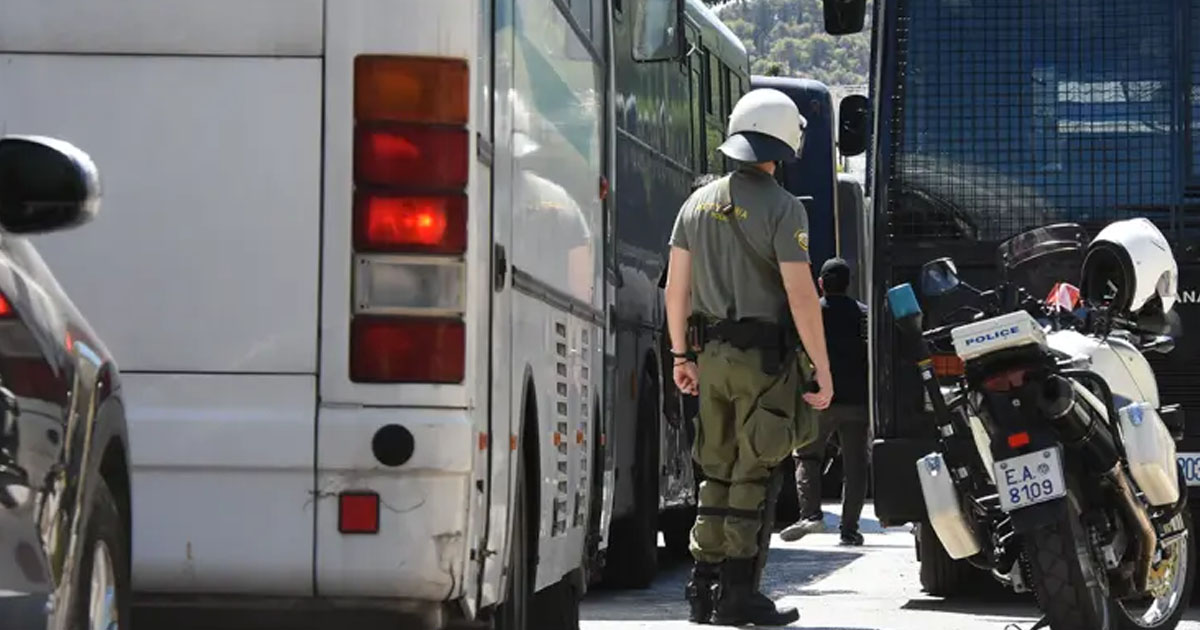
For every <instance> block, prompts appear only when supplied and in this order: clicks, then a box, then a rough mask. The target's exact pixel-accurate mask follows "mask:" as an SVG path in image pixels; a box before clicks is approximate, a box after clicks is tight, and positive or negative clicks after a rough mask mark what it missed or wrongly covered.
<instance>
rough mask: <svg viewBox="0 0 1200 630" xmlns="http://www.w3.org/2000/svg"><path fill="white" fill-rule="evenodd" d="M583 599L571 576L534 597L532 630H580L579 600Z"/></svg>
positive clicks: (566, 576)
mask: <svg viewBox="0 0 1200 630" xmlns="http://www.w3.org/2000/svg"><path fill="white" fill-rule="evenodd" d="M581 598H582V595H581V594H580V591H579V588H578V586H576V584H575V580H574V579H572V576H571V574H569V573H568V574H567V575H565V576H563V579H561V580H559V581H558V583H556V584H552V585H550V586H547V587H546V588H544V589H542V590H541V591H539V592H538V593H537V594H536V595H534V596H533V615H532V619H531V621H532V623H530V625H529V627H530V629H531V630H542V629H543V628H544V629H545V630H579V600H580V599H581Z"/></svg>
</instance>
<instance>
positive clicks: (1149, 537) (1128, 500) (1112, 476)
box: [1104, 465, 1158, 593]
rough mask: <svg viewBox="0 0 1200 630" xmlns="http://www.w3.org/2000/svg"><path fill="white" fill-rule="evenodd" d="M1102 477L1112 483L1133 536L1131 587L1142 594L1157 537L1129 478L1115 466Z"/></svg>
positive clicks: (1151, 566)
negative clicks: (1134, 550) (1134, 552)
mask: <svg viewBox="0 0 1200 630" xmlns="http://www.w3.org/2000/svg"><path fill="white" fill-rule="evenodd" d="M1104 477H1105V478H1106V479H1108V480H1109V481H1110V482H1112V485H1113V489H1114V490H1116V494H1117V499H1118V501H1117V504H1118V505H1119V506H1120V508H1121V514H1122V515H1123V516H1124V517H1125V526H1126V527H1128V528H1129V529H1130V530H1131V532H1132V533H1133V534H1134V535H1135V539H1136V543H1135V544H1136V549H1137V556H1136V557H1135V558H1134V564H1133V587H1134V588H1135V589H1136V590H1137V592H1139V593H1144V592H1145V591H1146V587H1147V584H1148V583H1149V580H1150V570H1151V569H1152V568H1153V566H1154V550H1155V549H1156V548H1157V547H1158V535H1157V534H1155V533H1154V526H1153V525H1151V524H1150V517H1149V516H1147V515H1146V511H1145V510H1143V509H1142V507H1141V505H1140V504H1139V502H1138V500H1137V497H1136V496H1134V494H1133V487H1132V486H1131V485H1130V483H1129V477H1128V476H1126V475H1125V470H1124V469H1122V468H1121V466H1120V465H1117V466H1115V467H1114V468H1113V469H1112V470H1110V471H1108V472H1106V473H1104Z"/></svg>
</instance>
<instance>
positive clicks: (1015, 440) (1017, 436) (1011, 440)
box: [1008, 431, 1029, 448]
mask: <svg viewBox="0 0 1200 630" xmlns="http://www.w3.org/2000/svg"><path fill="white" fill-rule="evenodd" d="M1022 446H1029V434H1028V433H1026V432H1024V431H1022V432H1020V433H1014V434H1012V435H1010V436H1008V447H1009V448H1021V447H1022Z"/></svg>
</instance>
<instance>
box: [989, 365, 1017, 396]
mask: <svg viewBox="0 0 1200 630" xmlns="http://www.w3.org/2000/svg"><path fill="white" fill-rule="evenodd" d="M1026 372H1028V370H1027V369H1025V368H1018V369H1015V370H1008V371H1007V372H1001V373H999V374H996V375H994V376H989V377H988V378H986V379H984V381H983V388H984V389H986V390H988V391H989V392H1007V391H1012V390H1014V389H1017V388H1018V387H1020V386H1022V385H1024V384H1025V374H1026Z"/></svg>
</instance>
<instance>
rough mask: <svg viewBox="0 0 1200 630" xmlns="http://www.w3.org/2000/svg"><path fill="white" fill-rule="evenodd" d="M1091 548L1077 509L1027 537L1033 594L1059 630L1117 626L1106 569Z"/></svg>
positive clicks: (1056, 629) (1051, 625) (1026, 545)
mask: <svg viewBox="0 0 1200 630" xmlns="http://www.w3.org/2000/svg"><path fill="white" fill-rule="evenodd" d="M1090 547H1091V546H1090V544H1089V543H1088V540H1087V533H1086V532H1085V530H1084V528H1083V525H1082V524H1081V523H1080V522H1079V518H1078V517H1077V516H1075V514H1074V512H1073V511H1072V512H1070V513H1069V514H1068V515H1067V516H1066V517H1064V518H1062V519H1061V520H1059V522H1057V523H1054V524H1052V525H1048V526H1045V527H1040V528H1038V529H1035V530H1033V531H1032V532H1030V533H1029V534H1026V536H1025V553H1026V557H1027V559H1028V561H1029V568H1030V573H1031V574H1032V575H1031V577H1032V581H1033V592H1034V595H1035V596H1036V597H1037V601H1038V606H1039V607H1040V608H1041V609H1042V612H1044V613H1045V614H1046V617H1047V619H1048V620H1049V622H1050V627H1052V628H1054V630H1110V629H1111V628H1113V627H1115V624H1114V617H1115V615H1113V610H1112V609H1113V606H1112V605H1111V603H1110V601H1109V599H1108V594H1107V591H1108V589H1107V586H1106V585H1105V584H1104V580H1105V574H1104V570H1103V568H1102V567H1100V566H1098V564H1097V563H1096V561H1095V554H1093V553H1092V550H1091V548H1090ZM1089 576H1090V581H1091V584H1088V582H1089Z"/></svg>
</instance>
